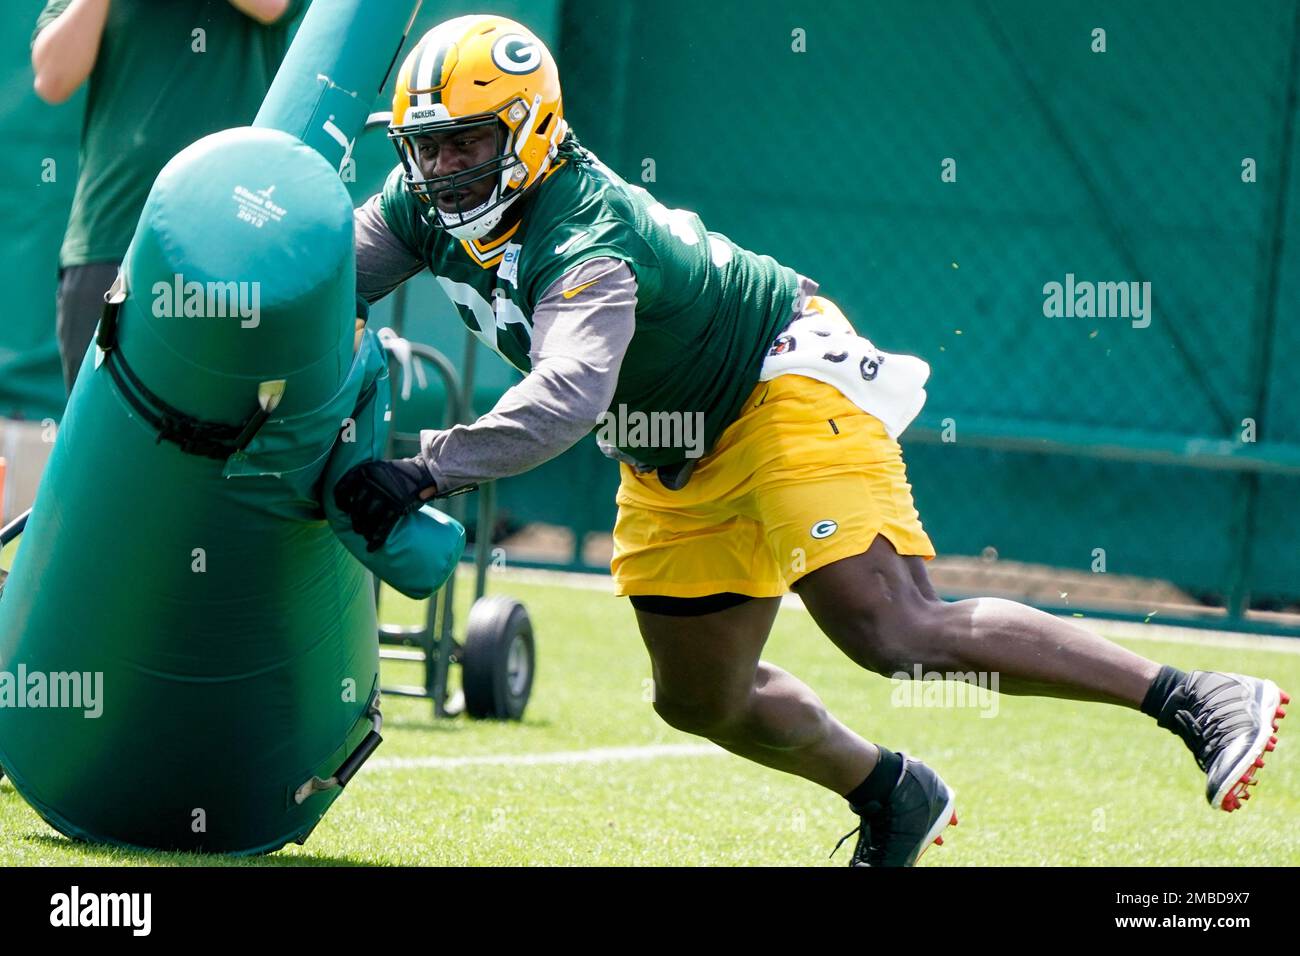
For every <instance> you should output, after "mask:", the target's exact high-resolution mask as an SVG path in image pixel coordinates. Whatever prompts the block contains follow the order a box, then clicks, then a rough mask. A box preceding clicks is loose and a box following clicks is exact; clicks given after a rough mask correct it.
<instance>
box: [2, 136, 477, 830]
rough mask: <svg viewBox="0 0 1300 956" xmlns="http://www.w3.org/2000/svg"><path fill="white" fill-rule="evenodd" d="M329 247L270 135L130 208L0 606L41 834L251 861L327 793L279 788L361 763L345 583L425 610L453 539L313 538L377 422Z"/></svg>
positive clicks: (12, 711) (180, 167)
mask: <svg viewBox="0 0 1300 956" xmlns="http://www.w3.org/2000/svg"><path fill="white" fill-rule="evenodd" d="M351 223H352V219H351V204H350V202H349V201H348V197H347V193H346V191H345V190H344V188H343V186H342V184H341V183H340V181H339V178H338V175H337V173H336V172H335V171H334V169H333V168H331V166H330V165H329V163H327V162H326V161H325V160H323V159H322V158H321V157H320V155H319V154H318V153H317V152H315V151H314V150H312V149H310V148H308V147H306V146H304V145H303V144H302V143H301V142H300V141H298V140H297V139H296V138H294V137H292V136H290V135H288V134H286V133H283V132H280V131H277V130H273V129H251V128H247V129H239V130H227V131H225V132H222V133H218V134H215V135H213V136H210V137H207V138H205V139H203V140H200V141H199V142H198V143H195V144H194V145H193V146H191V147H189V148H187V149H186V150H184V151H182V152H181V153H180V154H178V155H177V156H176V157H175V158H174V159H173V160H172V161H171V162H170V163H168V165H167V166H166V167H165V168H164V170H163V171H162V173H161V174H160V175H159V177H158V180H157V181H156V183H155V185H154V188H153V191H152V192H151V194H150V197H149V200H148V202H147V203H146V206H145V209H144V211H143V213H142V215H141V220H140V224H139V227H138V230H137V232H136V236H135V238H134V240H133V242H132V245H131V247H130V249H129V250H128V252H127V257H126V260H125V262H124V265H123V270H122V276H121V280H120V283H119V287H117V289H116V293H117V294H116V296H115V298H116V299H118V300H120V301H119V303H118V305H117V306H116V307H115V309H110V310H109V312H106V316H109V317H106V320H105V323H104V324H103V325H104V327H102V328H101V342H102V343H103V344H104V346H105V348H106V349H107V355H106V356H104V355H103V354H102V353H101V352H100V351H99V350H98V349H97V348H96V347H95V346H92V348H91V350H90V352H89V353H88V355H87V357H86V359H85V362H84V364H83V368H82V372H81V375H80V377H79V378H78V381H77V386H76V389H75V391H74V393H73V395H72V397H71V399H70V401H69V404H68V411H67V414H66V416H65V419H64V423H63V426H62V428H61V430H60V433H59V436H58V441H57V442H56V445H55V448H54V450H53V454H52V456H51V459H50V462H49V465H48V468H47V471H46V475H45V479H44V481H43V482H42V484H41V487H40V490H39V492H38V495H37V500H36V503H35V506H34V508H33V511H32V514H31V517H30V519H29V521H28V524H27V528H26V531H25V533H24V534H23V537H22V539H21V541H22V544H21V547H20V548H19V550H18V552H17V555H16V558H15V560H14V565H13V569H12V572H11V574H10V576H9V579H8V581H7V584H6V587H5V590H4V592H3V596H2V597H0V665H2V667H0V766H3V767H4V770H5V772H6V773H7V774H8V775H9V777H10V778H11V779H12V780H13V783H14V786H15V787H16V788H17V789H18V791H19V792H20V793H21V794H22V795H23V797H24V798H25V799H26V800H27V801H28V802H29V803H30V804H31V805H32V806H33V807H35V808H36V809H37V811H38V812H39V813H40V814H41V815H42V816H43V817H44V818H45V819H46V820H47V821H48V822H49V823H50V824H51V825H52V826H54V827H55V828H56V829H58V830H60V831H61V832H63V833H65V834H68V835H69V836H73V837H78V838H83V839H88V840H94V841H103V842H109V843H116V844H122V845H128V846H137V847H151V848H166V849H189V850H199V851H217V852H233V853H257V852H264V851H268V850H273V849H276V848H278V847H280V846H282V845H283V844H284V843H286V842H288V841H289V840H294V839H302V838H305V836H306V835H307V834H308V833H309V832H310V831H311V829H312V828H313V827H314V826H315V825H316V824H317V822H319V820H320V818H321V816H322V815H323V814H324V813H325V811H326V810H327V809H328V807H329V806H330V804H331V803H332V801H333V800H334V799H335V798H336V797H337V796H338V794H339V793H340V790H339V789H338V788H337V787H332V788H327V789H323V790H319V789H316V788H311V787H307V788H304V784H307V783H308V782H309V781H311V780H312V779H313V778H319V779H320V780H322V781H328V780H329V778H331V776H333V775H334V774H335V772H336V771H337V770H339V768H340V767H341V766H346V767H349V768H350V769H355V763H356V761H355V760H354V761H351V762H349V761H348V758H349V756H350V755H352V754H354V752H356V751H358V748H363V747H365V746H373V743H374V742H375V739H374V736H373V733H372V714H371V712H370V710H371V706H372V700H374V699H376V693H377V683H378V647H377V641H376V620H375V609H374V597H373V590H372V583H371V576H370V574H369V573H368V571H367V569H366V568H365V567H363V566H362V565H361V564H360V563H359V562H358V560H357V557H365V558H366V560H368V561H369V562H370V563H371V567H372V568H373V569H374V570H376V571H377V573H379V574H380V576H381V577H384V578H385V579H388V580H391V581H393V582H394V583H395V585H396V586H399V587H401V588H402V589H403V590H406V591H407V592H408V593H417V594H418V593H428V592H429V591H431V590H433V589H434V588H436V587H437V586H439V585H440V584H441V583H442V580H443V579H444V578H445V577H446V576H447V574H449V573H450V571H451V569H452V568H454V566H455V562H456V560H457V559H458V558H459V556H460V552H461V550H462V549H463V545H464V537H463V535H464V532H463V529H461V528H460V526H459V525H458V524H456V523H455V522H453V521H451V520H450V519H447V518H445V517H443V516H440V515H437V516H435V515H433V514H430V513H424V512H422V513H417V514H415V515H412V516H409V517H408V518H406V519H404V521H403V524H402V525H401V526H400V527H399V528H398V530H397V531H396V532H395V534H394V539H393V543H392V544H393V547H392V548H391V549H389V550H384V551H380V552H377V553H376V554H375V555H365V554H364V545H361V546H360V551H361V554H360V555H356V556H354V554H355V552H356V550H357V541H355V540H348V539H349V537H351V538H355V536H354V535H352V534H351V532H350V530H348V528H347V525H346V519H344V518H342V516H338V515H334V516H333V520H332V521H330V520H327V515H326V513H325V508H324V507H323V504H324V503H328V502H331V501H332V487H333V481H335V480H337V477H338V476H339V475H340V474H342V472H343V471H345V470H346V468H347V467H351V464H352V463H355V462H358V461H363V460H366V459H368V458H371V457H378V452H379V450H380V449H382V446H383V440H384V437H385V434H386V428H387V421H386V419H387V409H388V406H389V397H388V380H387V372H386V369H385V367H384V359H383V353H382V349H380V347H379V345H378V342H377V341H376V340H375V337H374V336H373V335H370V334H367V335H366V336H365V337H364V339H363V342H362V347H361V349H360V350H359V351H358V352H357V354H355V355H354V354H353V318H352V311H353V305H354V298H355V297H354V288H353V285H354V281H355V279H354V265H353V252H352V225H351ZM195 296H198V297H199V300H201V301H199V300H195V298H194V297H195ZM110 313H111V315H110ZM268 383H273V384H270V385H269V387H268ZM259 394H261V395H262V396H264V397H265V396H267V395H276V396H279V403H278V405H275V406H274V408H273V410H272V411H271V412H270V413H269V414H266V413H264V414H262V415H261V417H260V420H259V417H258V415H257V412H258V409H259V408H260V407H261V406H260V403H259ZM200 423H202V425H200ZM245 426H250V427H252V426H257V427H255V428H253V429H252V434H251V439H250V435H249V434H248V432H249V428H245ZM204 429H206V430H204ZM160 435H163V436H164V437H161V438H160ZM241 444H242V447H240V448H236V447H234V446H237V445H241ZM214 447H215V449H216V450H215V451H214ZM331 507H332V505H331ZM350 548H351V549H352V550H351V551H350V550H349V549H350Z"/></svg>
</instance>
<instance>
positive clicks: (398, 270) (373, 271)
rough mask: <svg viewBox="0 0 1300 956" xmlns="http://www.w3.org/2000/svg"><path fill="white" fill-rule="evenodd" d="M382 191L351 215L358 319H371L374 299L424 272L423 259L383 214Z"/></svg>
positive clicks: (380, 297) (375, 300)
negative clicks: (394, 229)
mask: <svg viewBox="0 0 1300 956" xmlns="http://www.w3.org/2000/svg"><path fill="white" fill-rule="evenodd" d="M382 201H383V194H382V193H376V194H375V195H373V196H371V197H370V199H368V200H367V201H366V202H364V203H362V204H361V205H360V206H358V207H357V208H356V210H355V211H354V212H353V214H352V235H353V241H354V243H355V244H356V252H357V318H358V320H360V321H362V322H365V321H366V320H367V319H369V318H370V303H372V302H377V301H379V300H380V299H382V298H383V297H384V296H386V295H388V293H390V292H392V291H393V290H394V289H396V288H397V287H398V286H399V285H401V284H402V283H403V282H405V281H406V280H407V279H409V278H411V276H413V275H416V274H418V273H419V272H421V271H423V269H424V267H425V262H424V260H423V259H422V258H421V257H420V256H419V254H418V253H416V252H415V250H414V249H412V248H411V247H410V246H409V245H407V244H406V242H404V241H403V240H402V238H401V237H400V236H398V235H397V234H396V233H395V232H394V231H393V228H392V226H391V225H389V222H388V220H387V219H386V218H385V217H384V211H383V205H382Z"/></svg>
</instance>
